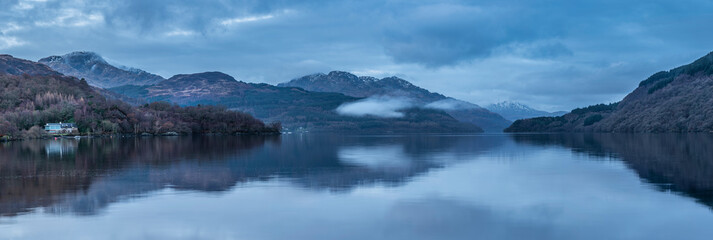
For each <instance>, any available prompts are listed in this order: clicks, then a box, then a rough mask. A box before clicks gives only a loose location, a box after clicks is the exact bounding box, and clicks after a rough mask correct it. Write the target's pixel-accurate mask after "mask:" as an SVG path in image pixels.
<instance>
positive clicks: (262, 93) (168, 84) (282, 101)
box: [108, 72, 482, 133]
mask: <svg viewBox="0 0 713 240" xmlns="http://www.w3.org/2000/svg"><path fill="white" fill-rule="evenodd" d="M108 90H109V91H112V92H114V93H117V94H120V95H124V96H128V97H131V98H136V99H143V100H145V101H147V102H156V101H168V102H172V103H176V104H179V105H183V106H194V105H222V106H226V107H228V108H230V109H233V110H238V111H243V112H247V113H250V114H252V115H254V116H256V117H258V118H260V119H262V120H264V121H268V122H273V121H279V122H281V123H282V124H283V126H285V127H287V128H288V129H306V130H309V131H317V132H362V133H379V132H381V133H383V132H393V133H409V132H412V133H416V132H431V133H438V132H450V133H454V132H481V131H482V129H481V128H479V127H478V126H476V125H473V124H466V123H461V122H459V121H457V120H455V119H453V117H451V116H449V115H448V114H446V113H444V112H442V111H438V110H432V109H422V108H415V107H409V108H404V109H400V112H401V113H402V114H403V116H402V117H398V118H383V117H376V116H361V117H357V116H345V115H341V114H339V113H338V112H336V111H335V109H337V108H338V107H340V106H342V105H344V104H348V103H353V102H356V101H359V100H360V98H356V97H351V96H345V95H343V94H340V93H322V92H310V91H307V90H304V89H301V88H295V87H276V86H272V85H269V84H264V83H260V84H257V83H246V82H242V81H237V80H236V79H234V78H233V77H231V76H229V75H227V74H224V73H221V72H204V73H195V74H179V75H176V76H173V77H171V78H169V79H166V80H164V81H161V82H159V83H157V84H154V85H147V86H135V85H126V86H121V87H115V88H109V89H108Z"/></svg>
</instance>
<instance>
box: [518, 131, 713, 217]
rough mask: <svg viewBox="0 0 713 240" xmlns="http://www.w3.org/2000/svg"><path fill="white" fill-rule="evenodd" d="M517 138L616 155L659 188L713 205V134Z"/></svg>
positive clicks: (543, 135) (587, 151)
mask: <svg viewBox="0 0 713 240" xmlns="http://www.w3.org/2000/svg"><path fill="white" fill-rule="evenodd" d="M513 139H515V141H516V142H518V143H525V144H536V145H559V146H563V147H567V148H571V149H572V151H575V152H581V153H585V154H589V155H593V156H615V157H617V158H619V159H621V160H623V161H624V162H625V163H626V164H627V166H629V168H631V169H633V170H634V171H636V173H637V174H638V175H639V177H640V178H642V180H644V181H645V182H648V183H651V184H652V185H653V186H655V187H656V188H657V189H659V190H661V191H674V192H679V193H683V194H685V195H688V196H691V197H693V198H695V199H696V200H697V201H699V202H700V203H702V204H705V205H707V206H709V207H711V208H713V134H538V135H527V134H523V135H513Z"/></svg>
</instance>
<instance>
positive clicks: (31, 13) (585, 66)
mask: <svg viewBox="0 0 713 240" xmlns="http://www.w3.org/2000/svg"><path fill="white" fill-rule="evenodd" d="M20 3H21V2H20V1H16V0H0V8H2V9H13V10H11V11H1V12H0V28H3V29H4V28H7V26H5V25H4V24H10V23H12V24H16V25H17V26H18V27H20V28H21V29H16V30H13V31H5V32H2V34H0V45H3V44H4V45H3V46H4V47H3V48H4V49H1V51H3V53H9V54H13V55H15V56H18V57H22V58H27V59H33V60H37V59H39V58H42V57H46V56H48V55H57V54H65V53H67V52H71V51H77V50H89V51H95V52H98V53H100V54H102V55H103V56H104V57H106V58H108V59H112V60H114V61H116V62H119V63H122V64H123V65H126V66H133V67H139V68H142V69H144V70H147V71H150V72H154V73H158V74H160V75H163V76H171V75H173V74H178V73H189V72H202V71H213V70H215V71H223V72H226V73H228V74H231V75H233V76H235V77H236V78H238V79H241V80H246V81H252V82H268V83H277V82H284V81H287V80H289V79H292V78H294V77H298V76H301V75H305V74H309V73H313V72H327V71H331V70H344V71H360V72H378V73H383V74H384V75H399V76H401V75H407V76H410V77H409V80H410V81H413V82H414V83H415V84H417V85H420V86H423V87H425V88H427V89H429V90H435V91H438V92H441V93H443V94H445V95H448V96H453V97H457V98H459V99H463V100H467V101H471V102H476V103H487V101H494V99H498V98H506V99H511V100H525V101H522V102H525V103H528V104H530V105H540V106H549V107H552V108H556V109H552V110H563V109H571V108H574V107H577V106H584V105H589V104H595V103H598V102H605V101H610V100H611V99H612V98H618V97H620V96H622V95H623V94H625V93H626V92H628V91H631V90H632V89H633V87H635V86H636V84H637V83H638V81H641V80H643V79H644V78H646V77H647V76H649V75H651V74H652V73H654V72H657V71H659V70H665V69H670V68H673V67H675V66H677V65H681V64H685V63H687V62H690V61H692V60H694V59H695V58H697V57H700V56H702V55H704V54H706V53H708V52H710V51H711V50H713V42H712V41H710V39H713V31H703V30H702V28H701V26H702V24H706V23H708V22H711V21H713V16H712V15H710V12H711V11H712V10H713V2H710V1H699V0H684V1H675V2H674V1H663V0H653V1H647V2H645V3H641V2H621V1H614V0H601V1H565V0H554V1H545V2H533V1H524V0H522V1H521V0H504V1H495V0H486V1H477V2H476V1H459V0H443V1H403V0H397V1H375V0H366V1H286V0H284V1H280V0H275V1H259V0H221V1H187V0H179V1H163V0H161V1H140V0H128V1H120V2H116V1H106V0H104V1H80V0H66V1H58V0H48V1H47V2H32V7H27V8H25V9H21V10H20V9H16V7H17V6H19V4H20ZM63 14H64V15H63ZM71 14H74V15H71ZM267 15H274V17H272V18H265V19H262V20H256V21H248V22H241V23H240V24H236V25H234V26H231V27H224V26H221V24H220V22H221V21H223V20H225V19H241V18H250V17H258V18H259V17H260V16H267ZM63 16H67V18H62V17H63ZM89 16H94V17H95V19H93V20H92V21H91V22H87V18H88V17H89ZM99 16H101V18H99ZM43 22H44V23H55V24H47V25H44V26H38V24H37V23H43ZM238 22H239V21H238ZM88 23H91V24H88ZM40 25H41V24H40ZM3 29H0V30H3ZM20 43H21V44H20ZM379 77H381V76H379Z"/></svg>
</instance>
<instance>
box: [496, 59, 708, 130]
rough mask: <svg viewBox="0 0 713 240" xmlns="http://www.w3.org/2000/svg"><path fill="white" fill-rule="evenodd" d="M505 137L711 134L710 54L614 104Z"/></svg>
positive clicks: (530, 123) (523, 125)
mask: <svg viewBox="0 0 713 240" xmlns="http://www.w3.org/2000/svg"><path fill="white" fill-rule="evenodd" d="M506 131H508V132H713V52H712V53H709V54H707V55H706V56H703V57H701V58H699V59H698V60H696V61H694V62H693V63H690V64H687V65H683V66H680V67H677V68H674V69H671V70H669V71H661V72H658V73H656V74H653V75H652V76H651V77H649V78H647V79H646V80H644V81H641V82H640V83H639V86H638V87H637V88H636V89H635V90H634V91H633V92H631V93H629V94H628V95H627V96H626V97H624V99H623V100H621V101H620V102H616V103H611V104H598V105H593V106H589V107H586V108H578V109H574V110H572V111H571V112H570V113H567V114H565V115H564V116H560V117H540V118H531V119H524V120H518V121H515V122H514V123H513V124H512V126H510V127H508V128H507V129H506Z"/></svg>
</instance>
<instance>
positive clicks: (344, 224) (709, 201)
mask: <svg viewBox="0 0 713 240" xmlns="http://www.w3.org/2000/svg"><path fill="white" fill-rule="evenodd" d="M712 207H713V135H702V134H701V135H698V134H689V135H616V134H601V135H475V136H436V135H419V136H334V135H285V136H280V137H165V138H125V139H81V140H75V139H58V140H43V141H24V142H12V143H1V144H0V239H72V240H76V239H711V236H713V212H712V211H711V209H712Z"/></svg>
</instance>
